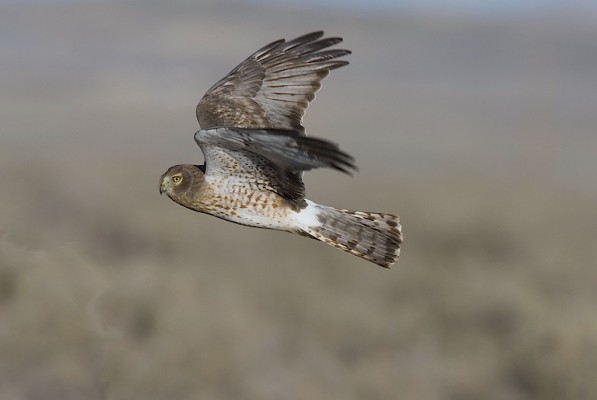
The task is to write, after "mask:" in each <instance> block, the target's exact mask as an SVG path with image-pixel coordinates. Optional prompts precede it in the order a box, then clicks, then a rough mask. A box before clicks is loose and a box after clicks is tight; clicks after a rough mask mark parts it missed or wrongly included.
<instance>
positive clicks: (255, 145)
mask: <svg viewBox="0 0 597 400" xmlns="http://www.w3.org/2000/svg"><path fill="white" fill-rule="evenodd" d="M195 141H196V142H197V144H198V145H199V147H201V150H202V151H203V154H204V155H205V164H206V171H205V173H206V175H207V176H222V178H225V179H231V178H241V179H244V180H246V181H247V186H255V185H256V186H258V187H259V188H264V189H267V190H270V191H273V192H275V193H277V194H279V195H280V196H282V197H284V198H285V199H287V200H288V201H289V202H290V203H291V204H293V205H294V206H296V207H298V208H301V207H303V206H304V204H305V202H304V196H305V187H304V184H303V180H302V172H303V171H308V170H310V169H313V168H321V167H330V168H334V169H337V170H339V171H342V172H345V173H350V170H351V169H356V166H355V165H354V159H353V158H352V157H351V156H350V155H349V154H347V153H345V152H343V151H342V150H340V149H339V148H338V145H336V144H335V143H332V142H328V141H327V140H323V139H318V138H313V137H307V136H304V135H303V134H302V132H300V131H285V130H264V129H244V128H233V127H219V128H212V129H207V130H200V131H199V132H197V133H196V134H195Z"/></svg>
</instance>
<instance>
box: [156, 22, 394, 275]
mask: <svg viewBox="0 0 597 400" xmlns="http://www.w3.org/2000/svg"><path fill="white" fill-rule="evenodd" d="M322 36H323V32H313V33H310V34H307V35H304V36H301V37H299V38H296V39H294V40H291V41H289V42H286V41H284V40H278V41H276V42H273V43H270V44H269V45H267V46H264V47H263V48H261V49H260V50H258V51H257V52H255V53H254V54H253V55H251V56H250V57H248V58H247V59H246V60H245V61H243V62H242V63H241V64H240V65H239V66H237V67H236V68H235V69H233V70H232V71H231V72H230V73H229V74H228V75H227V76H226V77H224V78H223V79H222V80H220V81H219V82H217V83H216V84H215V85H214V86H213V87H212V88H211V89H209V90H208V92H207V93H206V94H205V96H203V98H202V99H201V101H200V102H199V104H198V106H197V119H198V121H199V124H200V125H201V127H202V130H200V131H198V132H197V133H195V141H196V142H197V144H198V145H199V147H200V148H201V150H202V151H203V154H204V156H205V164H204V165H176V166H173V167H170V168H169V169H168V171H166V173H165V174H164V175H162V179H161V184H160V193H166V194H167V195H168V197H170V198H171V199H172V200H174V201H175V202H176V203H178V204H180V205H182V206H184V207H187V208H189V209H191V210H194V211H198V212H202V213H206V214H210V215H213V216H216V217H218V218H222V219H225V220H227V221H231V222H235V223H239V224H243V225H248V226H254V227H260V228H268V229H276V230H281V231H286V232H291V233H295V234H299V235H302V236H307V237H311V238H314V239H317V240H320V241H322V242H324V243H328V244H330V245H332V246H335V247H337V248H340V249H342V250H344V251H346V252H348V253H350V254H353V255H356V256H358V257H361V258H363V259H365V260H368V261H371V262H373V263H376V264H378V265H381V266H383V267H389V266H390V265H391V264H393V263H394V262H395V261H396V260H397V259H398V256H399V254H400V245H401V243H402V233H401V227H400V223H399V220H398V216H397V215H394V214H384V213H371V212H360V211H348V210H341V209H336V208H333V207H327V206H323V205H319V204H317V203H314V202H312V201H310V200H307V199H306V198H305V188H304V184H303V180H302V174H303V172H304V171H308V170H310V169H313V168H321V167H329V168H334V169H337V170H339V171H342V172H345V173H350V171H351V170H354V169H356V167H355V165H354V160H353V158H352V157H351V156H350V155H349V154H347V153H345V152H343V151H342V150H340V149H339V148H338V146H337V145H336V144H334V143H331V142H329V141H327V140H324V139H318V138H313V137H307V136H305V129H304V127H303V125H302V119H303V116H304V113H305V110H306V108H307V107H308V105H309V102H310V101H312V100H313V99H314V98H315V92H317V91H318V90H319V88H320V87H321V80H322V79H323V78H324V77H326V76H327V75H328V74H329V72H330V71H331V70H333V69H336V68H339V67H342V66H344V65H347V64H348V62H347V61H344V60H337V58H338V57H342V56H345V55H348V54H350V51H348V50H339V49H332V50H329V49H328V47H331V46H333V45H335V44H337V43H340V42H341V41H342V39H341V38H323V39H322Z"/></svg>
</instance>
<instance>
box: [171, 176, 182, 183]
mask: <svg viewBox="0 0 597 400" xmlns="http://www.w3.org/2000/svg"><path fill="white" fill-rule="evenodd" d="M172 181H173V182H174V183H178V182H180V181H182V176H180V175H176V176H173V177H172Z"/></svg>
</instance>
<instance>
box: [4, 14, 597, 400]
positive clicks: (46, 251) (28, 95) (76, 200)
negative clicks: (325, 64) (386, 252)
mask: <svg viewBox="0 0 597 400" xmlns="http://www.w3.org/2000/svg"><path fill="white" fill-rule="evenodd" d="M131 4H133V3H131ZM2 7H4V9H2V10H1V12H0V15H1V17H0V18H1V19H0V22H1V24H0V26H2V28H0V29H3V30H2V31H1V32H0V33H1V34H2V35H1V36H0V37H2V42H1V43H2V46H3V51H4V50H8V51H11V52H12V53H11V54H12V55H14V57H12V58H11V61H10V62H9V63H8V64H9V67H10V68H9V73H8V74H7V75H5V76H4V77H2V84H3V85H4V86H5V87H7V88H8V91H4V90H3V91H2V92H1V93H0V106H1V107H0V108H1V111H0V112H1V115H0V116H1V119H2V121H3V128H2V136H1V137H0V140H1V146H0V178H1V181H2V190H1V191H0V202H1V203H0V204H1V207H0V223H1V225H0V398H1V399H16V400H20V399H44V400H58V399H60V400H65V399H75V400H82V399H197V398H200V399H260V400H262V399H345V400H350V399H373V400H375V399H384V400H385V399H455V400H456V399H495V400H505V399H514V400H519V399H520V400H526V399H547V400H549V399H554V400H556V399H557V400H562V399H575V400H576V399H594V398H597V383H596V382H595V379H594V377H595V375H596V374H597V318H596V316H595V306H596V305H597V291H596V289H595V288H596V284H597V269H596V268H595V267H596V266H597V248H596V247H595V246H594V245H593V243H592V242H593V241H594V239H595V238H596V237H597V214H596V213H595V204H597V192H596V191H595V189H594V188H595V187H597V185H595V183H597V182H596V176H595V164H596V162H595V160H594V154H595V152H596V149H597V139H596V138H595V137H594V127H595V126H597V120H596V118H597V116H595V115H594V112H591V111H590V109H591V108H590V104H593V105H594V104H595V103H597V98H595V93H597V90H594V91H593V90H589V88H590V87H592V88H595V85H596V84H597V76H596V75H595V68H593V67H594V66H595V63H594V62H595V60H593V59H591V56H590V55H591V54H597V53H596V52H595V41H594V34H595V29H594V26H595V25H594V24H593V27H592V28H591V29H592V31H591V30H590V29H588V28H587V29H585V28H586V27H585V26H584V25H582V23H581V22H582V21H585V20H584V19H581V18H579V20H578V21H580V22H579V23H577V24H576V25H574V26H572V25H568V23H567V21H566V20H564V22H558V23H556V22H557V20H556V22H554V21H550V23H551V24H552V25H551V26H552V27H553V30H550V31H549V32H548V31H546V30H545V29H544V28H543V27H544V23H545V21H544V20H541V19H537V20H534V19H532V18H531V19H530V20H529V21H525V23H524V24H522V22H519V23H514V22H507V21H470V20H462V21H459V20H453V19H450V18H435V17H434V18H431V17H423V16H418V17H416V18H415V17H406V16H405V17H400V18H398V17H395V18H394V17H384V18H381V17H356V16H349V15H346V16H344V17H343V18H340V17H338V16H333V15H331V14H325V13H324V14H318V15H317V16H315V15H306V17H305V18H307V20H309V18H311V20H312V21H313V22H312V23H313V24H319V25H314V26H309V27H306V28H305V27H301V26H299V23H298V22H295V20H296V15H295V16H288V15H287V14H286V13H285V12H283V11H282V10H273V11H272V10H270V11H267V12H266V15H267V16H268V18H265V17H264V16H263V15H264V13H265V10H260V9H255V10H253V9H247V10H244V11H243V12H244V15H245V17H246V18H249V20H251V21H261V22H263V21H273V20H276V18H280V19H281V22H279V23H274V22H270V23H267V24H265V25H266V26H265V27H264V28H262V30H257V29H256V28H255V27H253V28H250V29H252V30H251V31H250V34H249V35H246V34H243V31H244V29H245V28H241V27H238V26H237V27H236V28H234V29H233V30H231V31H230V32H229V36H230V38H229V37H228V36H226V35H223V34H222V37H224V39H225V40H222V41H221V43H220V46H219V47H217V48H213V47H209V46H208V45H213V43H210V39H209V37H206V36H207V35H210V34H211V35H213V32H211V31H209V29H208V28H214V26H212V25H213V24H215V23H214V22H213V21H216V20H219V21H223V22H222V23H228V24H230V25H232V23H233V22H235V21H237V19H235V18H237V17H236V16H229V15H228V14H227V13H228V12H229V11H221V10H220V9H219V8H217V7H205V8H204V9H200V10H199V9H194V8H192V7H190V10H189V8H185V7H188V6H180V9H178V8H172V9H170V10H168V12H165V11H164V10H155V9H151V8H144V7H140V6H133V5H131V6H128V7H124V6H89V5H88V6H72V5H65V6H55V7H51V6H48V7H46V8H41V9H40V8H37V7H33V6H32V7H30V8H19V7H9V6H2ZM111 13H113V14H111ZM267 13H269V14H267ZM295 14H296V12H295ZM106 15H114V18H113V19H110V22H109V24H111V25H110V26H109V27H107V26H106V24H108V22H106V21H105V20H102V19H101V18H102V16H106ZM42 16H43V18H42ZM98 18H100V19H98ZM585 18H586V17H585ZM347 21H348V22H347ZM398 22H401V24H398ZM285 23H287V24H288V26H286V27H284V24H285ZM321 26H325V27H326V28H327V29H328V31H330V33H332V34H342V35H344V36H345V37H347V41H348V43H346V46H347V47H350V48H351V49H352V50H353V51H354V55H353V56H354V57H353V58H352V59H351V61H352V63H353V65H352V66H351V67H349V68H348V69H346V70H342V71H338V72H337V73H336V74H334V75H335V76H334V77H332V78H331V79H330V80H329V82H327V81H326V88H325V90H324V92H322V94H321V98H320V99H319V100H318V102H317V103H316V106H315V107H313V108H312V109H311V110H310V111H309V112H310V118H309V119H308V121H307V124H308V127H309V130H310V131H312V132H314V133H317V134H319V135H323V136H326V137H329V138H333V139H334V140H337V141H340V142H341V143H343V147H344V148H345V149H346V150H348V151H350V152H351V153H353V154H355V156H356V157H357V161H358V162H359V165H360V166H361V173H359V174H357V175H356V176H355V178H353V179H350V178H347V177H342V176H339V175H337V174H335V173H334V172H328V171H322V172H315V173H312V174H310V175H309V176H308V177H307V183H308V185H309V186H308V193H309V195H310V197H311V198H313V199H314V200H317V201H321V202H324V203H329V204H332V205H338V206H343V207H350V208H353V209H369V210H372V211H373V210H380V211H381V210H385V211H397V212H399V213H400V214H401V215H402V217H403V222H404V226H405V232H406V235H407V236H406V239H407V241H406V243H405V247H404V253H403V257H402V259H401V260H400V262H399V263H398V264H397V265H396V266H395V268H394V269H392V270H389V271H388V270H384V269H381V268H377V267H375V266H373V265H369V264H367V263H365V262H363V261H360V260H358V259H356V258H353V257H350V256H348V255H345V254H343V253H341V252H339V251H336V250H334V249H332V248H328V247H326V246H324V245H321V244H318V243H316V242H314V241H309V240H306V239H302V238H298V237H293V236H291V235H287V234H282V233H277V232H269V231H261V230H251V229H248V228H244V227H240V226H237V225H233V224H227V223H224V222H221V221H218V220H216V219H213V218H209V217H206V216H202V215H197V214H193V213H191V212H190V211H188V210H185V209H183V208H181V207H177V206H175V205H174V204H173V203H172V202H170V201H169V200H167V199H166V198H161V197H160V196H159V195H158V178H159V176H160V175H161V173H162V172H163V171H164V170H165V169H166V168H167V167H168V166H169V165H170V164H173V163H177V162H186V161H193V160H196V159H200V155H199V153H198V149H195V148H194V144H193V142H192V133H193V129H195V125H194V124H195V123H194V121H193V119H192V118H193V104H192V103H193V102H194V101H196V99H197V97H198V96H199V95H200V94H201V93H202V91H204V90H205V89H207V87H208V86H209V85H210V84H211V82H212V81H214V80H215V79H218V78H219V77H220V75H221V74H222V73H223V72H225V71H227V70H229V69H231V67H232V66H233V64H234V63H235V62H236V61H239V60H240V59H241V58H242V57H243V56H244V55H245V54H246V53H248V52H249V51H251V50H252V48H253V47H255V46H258V45H260V44H262V42H264V41H267V40H269V39H273V38H276V37H278V36H279V35H281V34H284V35H285V36H291V35H294V34H298V33H301V32H302V31H304V30H309V29H316V28H319V27H321ZM328 26H329V28H328ZM36 27H37V28H36ZM25 28H27V29H25ZM158 28H159V29H158ZM7 29H14V30H15V31H18V30H19V29H21V30H22V31H20V32H24V34H23V36H22V37H20V38H15V35H14V34H13V35H12V36H11V37H12V39H9V38H8V36H7V34H6V33H7V32H5V31H4V30H7ZM36 29H38V30H36ZM247 29H249V28H247ZM156 32H157V33H156ZM73 33H78V36H76V37H73V36H72V35H73ZM116 37H118V38H119V40H115V38H116ZM189 37H196V38H197V42H198V43H188V42H185V43H183V44H181V40H186V41H188V40H189V39H188V38H189ZM233 37H234V38H238V40H232V39H231V38H233ZM181 38H184V39H181ZM520 38H522V39H520ZM150 41H151V43H149V42H150ZM228 44H230V48H228ZM392 46H394V47H392ZM446 46H447V47H448V48H449V49H451V50H450V52H448V51H447V50H446ZM198 48H200V51H199V50H198ZM528 48H532V49H533V52H531V53H532V54H531V55H529V56H528V57H527V58H524V57H523V58H522V59H520V58H517V57H520V56H521V55H524V54H527V52H526V50H527V49H528ZM90 49H91V50H90ZM200 52H201V54H198V53H200ZM479 52H480V53H481V54H479ZM95 53H98V54H96V55H95V56H94V54H95ZM386 53H389V55H387V54H386ZM359 54H360V55H359ZM382 54H386V56H385V57H384V56H382ZM454 54H455V55H454ZM475 55H476V56H475ZM463 56H465V57H463ZM94 57H95V58H94ZM467 57H468V59H467ZM593 57H594V56H593ZM19 60H26V61H27V62H23V64H19ZM382 61H383V62H382ZM495 63H497V65H494V64H495ZM587 63H588V64H587ZM372 64H374V65H372ZM382 64H383V65H382ZM42 65H43V67H42ZM438 65H441V67H438ZM589 66H591V67H592V68H589ZM560 67H561V68H560ZM196 69H201V71H197V70H196ZM369 69H373V73H371V71H370V70H369ZM463 71H464V72H463ZM583 74H584V75H583ZM353 81H354V86H355V87H357V88H358V93H360V94H361V95H362V96H354V93H353V91H352V89H351V86H352V82H353ZM169 88H171V89H169ZM346 110H348V112H346ZM311 113H312V114H311ZM328 113H329V114H331V118H330V117H329V116H328V115H327V114H328ZM395 119H398V120H399V121H400V122H398V123H396V122H395ZM380 127H381V128H380ZM384 127H385V128H384ZM363 132H366V135H365V134H363ZM380 144H381V147H382V148H381V149H379V147H380ZM330 182H331V185H332V186H331V187H330Z"/></svg>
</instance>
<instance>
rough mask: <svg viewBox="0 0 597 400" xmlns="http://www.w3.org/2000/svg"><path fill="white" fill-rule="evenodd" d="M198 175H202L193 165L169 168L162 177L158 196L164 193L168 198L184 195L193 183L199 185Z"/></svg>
mask: <svg viewBox="0 0 597 400" xmlns="http://www.w3.org/2000/svg"><path fill="white" fill-rule="evenodd" d="M200 175H203V173H202V172H201V171H200V170H199V168H197V167H196V166H195V165H175V166H173V167H170V168H168V171H166V173H165V174H164V175H162V179H161V182H160V194H164V193H166V194H167V195H168V197H170V198H175V197H178V196H180V195H182V194H184V193H186V192H187V191H188V190H189V188H190V187H191V185H192V184H193V183H195V184H197V183H199V182H198V178H200ZM201 177H202V176H201Z"/></svg>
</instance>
